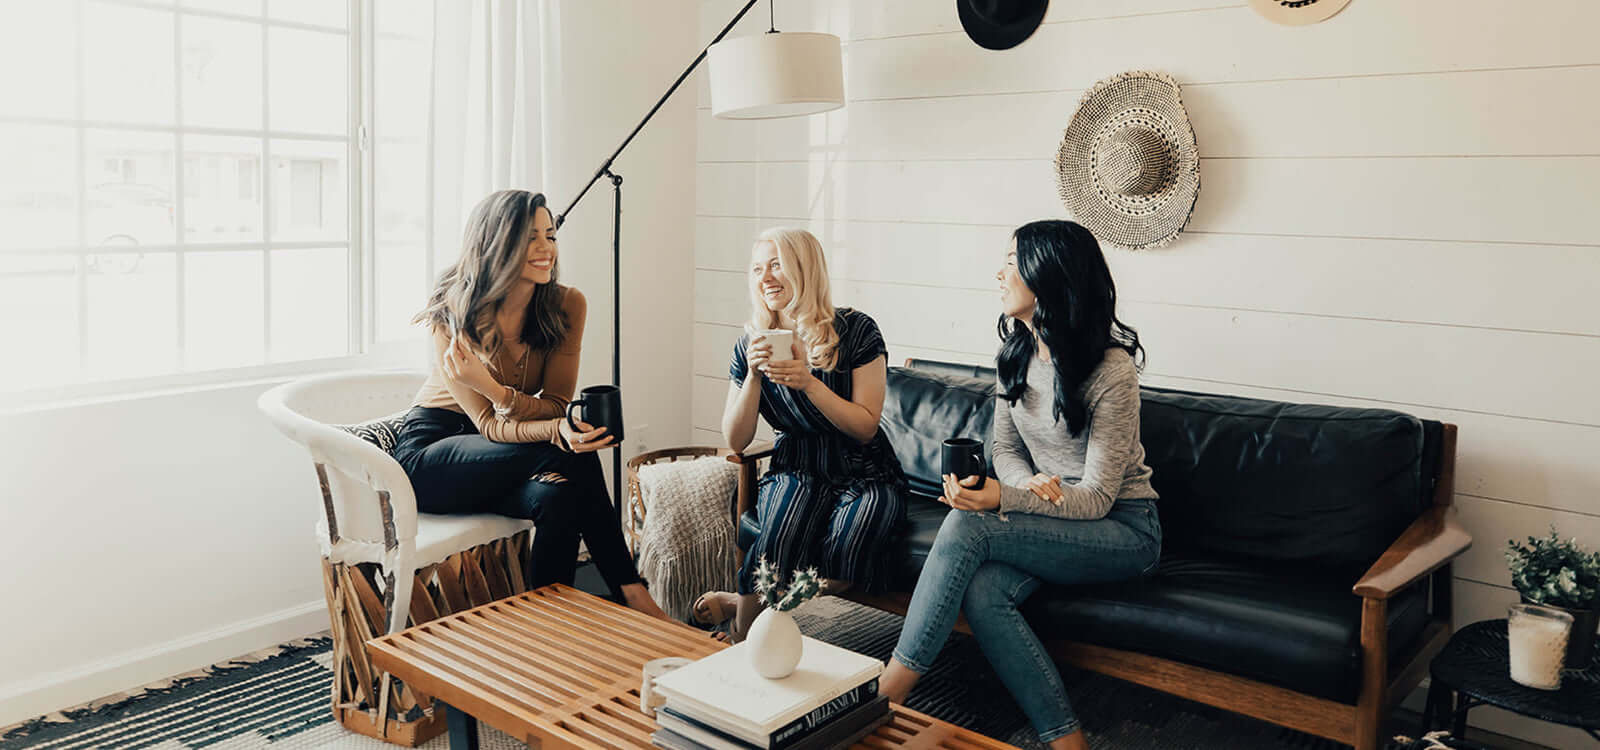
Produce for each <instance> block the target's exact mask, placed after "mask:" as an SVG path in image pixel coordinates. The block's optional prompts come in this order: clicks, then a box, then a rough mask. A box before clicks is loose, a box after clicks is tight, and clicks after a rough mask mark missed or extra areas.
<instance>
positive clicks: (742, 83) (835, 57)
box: [707, 31, 844, 120]
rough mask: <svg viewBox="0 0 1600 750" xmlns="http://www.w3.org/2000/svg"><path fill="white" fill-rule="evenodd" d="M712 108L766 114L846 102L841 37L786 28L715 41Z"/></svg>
mask: <svg viewBox="0 0 1600 750" xmlns="http://www.w3.org/2000/svg"><path fill="white" fill-rule="evenodd" d="M707 60H708V61H709V62H710V64H711V114H713V115H716V116H717V117H721V118H725V119H730V120H763V119H768V118H774V117H797V116H800V115H812V114H816V113H818V112H827V111H828V110H831V109H838V108H840V107H843V106H844V61H843V56H842V55H841V53H840V48H839V37H836V36H834V35H832V34H816V33H809V32H794V31H785V32H780V33H776V34H773V33H767V34H755V35H751V36H743V37H739V38H737V39H726V40H723V41H721V42H717V43H716V44H713V45H711V49H710V51H709V52H708V55H707Z"/></svg>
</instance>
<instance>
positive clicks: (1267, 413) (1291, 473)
mask: <svg viewBox="0 0 1600 750" xmlns="http://www.w3.org/2000/svg"><path fill="white" fill-rule="evenodd" d="M1140 414H1141V423H1140V429H1141V436H1142V439H1143V443H1144V449H1145V455H1146V460H1147V462H1148V463H1149V465H1150V468H1151V470H1152V471H1153V472H1154V477H1153V478H1152V480H1151V483H1152V484H1153V485H1154V486H1155V490H1156V492H1157V493H1158V494H1159V495H1160V496H1161V500H1160V507H1161V526H1162V532H1163V536H1164V540H1165V544H1166V547H1167V549H1169V550H1171V551H1173V552H1178V553H1182V554H1185V555H1187V556H1190V557H1213V556H1215V557H1220V558H1231V559H1254V560H1261V561H1270V562H1293V563H1301V564H1306V565H1316V566H1322V567H1327V568H1334V569H1337V570H1338V571H1339V572H1340V573H1341V574H1343V575H1347V576H1349V575H1359V573H1360V572H1361V571H1363V570H1365V569H1366V568H1367V567H1368V566H1370V565H1371V564H1372V563H1373V562H1374V561H1376V560H1377V559H1378V556H1379V555H1381V554H1382V553H1383V551H1384V550H1385V549H1387V548H1388V546H1389V545H1390V544H1391V543H1392V542H1393V541H1394V540H1395V538H1396V537H1398V536H1399V535H1400V532H1401V531H1403V530H1404V529H1405V527H1406V526H1407V525H1408V524H1410V523H1411V521H1412V520H1414V519H1415V518H1416V517H1417V516H1418V515H1419V514H1420V513H1421V512H1422V509H1423V508H1425V507H1427V505H1428V503H1429V502H1430V497H1431V494H1432V489H1433V477H1434V475H1435V473H1436V464H1437V461H1438V455H1437V454H1438V450H1437V442H1438V434H1439V424H1438V423H1437V422H1432V423H1424V422H1422V421H1421V420H1419V419H1417V418H1416V417H1413V416H1411V415H1408V414H1402V413H1400V412H1395V411H1388V410H1384V409H1355V408H1347V407H1338V406H1320V405H1314V404H1290V403H1282V402H1277V401H1264V400H1259V399H1251V398H1240V397H1235V396H1217V395H1210V394H1203V393H1189V392H1185V391H1174V390H1165V389H1160V388H1145V389H1143V393H1142V400H1141V405H1140Z"/></svg>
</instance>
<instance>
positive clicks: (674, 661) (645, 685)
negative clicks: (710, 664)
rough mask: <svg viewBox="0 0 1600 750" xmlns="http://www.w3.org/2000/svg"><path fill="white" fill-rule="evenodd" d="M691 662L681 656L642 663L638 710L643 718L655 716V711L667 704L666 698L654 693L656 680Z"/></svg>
mask: <svg viewBox="0 0 1600 750" xmlns="http://www.w3.org/2000/svg"><path fill="white" fill-rule="evenodd" d="M691 661H694V660H693V659H685V658H683V657H681V656H666V657H662V658H660V659H651V660H650V661H647V662H645V663H644V675H643V677H642V679H641V680H640V682H639V710H640V711H642V712H644V715H645V716H655V715H656V709H658V708H661V706H662V705H663V704H665V703H666V702H667V698H666V696H664V695H661V694H660V693H657V692H656V678H657V677H660V676H661V675H664V674H666V673H668V672H671V671H672V670H674V669H677V668H678V667H681V666H683V665H685V664H688V663H689V662H691Z"/></svg>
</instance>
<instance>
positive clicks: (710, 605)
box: [694, 591, 739, 625]
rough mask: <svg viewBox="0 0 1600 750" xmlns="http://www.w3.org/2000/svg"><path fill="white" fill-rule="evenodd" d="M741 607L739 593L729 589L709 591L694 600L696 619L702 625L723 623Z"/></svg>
mask: <svg viewBox="0 0 1600 750" xmlns="http://www.w3.org/2000/svg"><path fill="white" fill-rule="evenodd" d="M738 609H739V595H738V594H735V593H732V592H728V591H707V592H706V593H704V594H702V595H701V596H700V598H699V599H696V600H695V602H694V621H695V622H698V623H700V624H701V625H721V624H722V623H725V622H727V621H728V619H729V618H731V617H733V615H734V613H735V612H737V611H738Z"/></svg>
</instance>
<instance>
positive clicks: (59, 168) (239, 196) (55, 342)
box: [0, 0, 433, 396]
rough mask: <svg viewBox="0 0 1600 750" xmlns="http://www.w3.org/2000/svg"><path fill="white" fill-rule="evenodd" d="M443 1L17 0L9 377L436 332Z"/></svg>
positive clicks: (10, 100) (2, 235) (2, 383)
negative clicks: (429, 202) (428, 246)
mask: <svg viewBox="0 0 1600 750" xmlns="http://www.w3.org/2000/svg"><path fill="white" fill-rule="evenodd" d="M432 15H433V14H432V0H381V2H373V0H351V2H348V3H347V2H345V1H344V0H59V1H51V2H43V1H39V2H17V1H8V2H0V69H4V70H6V71H8V73H7V74H6V75H5V76H3V77H0V164H3V165H4V167H3V168H0V314H3V315H4V317H5V320H6V321H7V322H8V325H7V328H6V332H5V333H0V346H3V347H4V348H5V350H6V351H7V353H8V356H7V360H8V361H13V362H15V361H21V360H22V359H23V358H26V361H28V362H29V363H30V364H29V365H28V366H25V367H6V368H0V395H5V394H9V395H11V396H17V395H18V394H24V393H30V392H34V393H36V392H40V391H57V390H60V389H62V388H63V387H71V386H83V385H86V384H94V383H98V384H101V385H102V386H105V387H109V388H111V389H113V390H115V389H116V387H118V384H119V383H127V384H130V387H131V385H132V384H133V383H138V384H147V383H149V382H151V381H149V380H141V379H148V378H156V379H157V381H156V382H161V380H160V379H161V378H166V377H170V376H176V375H180V374H193V373H204V372H208V371H221V370H228V371H230V372H231V373H233V374H232V375H228V374H221V373H219V374H217V375H216V377H215V379H224V378H226V377H238V372H239V371H238V369H237V368H255V370H248V369H247V370H244V371H243V372H246V373H248V372H252V371H256V370H260V368H264V367H265V368H273V367H276V368H278V369H279V370H281V369H282V367H283V366H285V365H294V364H295V363H301V364H300V365H299V366H301V367H308V366H314V365H307V364H304V363H307V362H314V361H319V360H327V359H330V358H341V357H349V356H352V355H361V354H364V353H368V352H371V351H373V350H374V349H375V348H381V346H382V345H384V344H385V343H386V342H394V341H399V340H404V339H408V338H414V337H416V336H417V332H416V330H415V329H414V328H412V327H411V326H409V324H408V320H409V318H410V316H411V314H412V313H414V312H415V311H416V309H417V308H418V307H420V306H421V302H422V299H423V296H424V294H425V290H426V286H427V283H428V274H429V270H428V269H426V268H425V267H424V265H425V255H426V254H425V253H424V252H423V250H422V248H423V247H424V245H425V242H424V228H425V221H424V220H423V218H422V216H423V211H424V210H425V206H426V196H425V183H424V181H423V179H424V176H425V174H426V170H425V169H424V168H423V166H422V164H423V162H422V160H423V158H424V151H423V148H422V143H423V138H422V137H421V136H422V134H423V130H422V128H423V127H424V125H423V124H422V123H425V122H426V116H425V113H426V111H427V110H426V106H427V105H426V95H427V88H428V87H427V85H426V84H427V77H428V76H429V75H430V73H431V70H430V63H429V58H428V51H429V45H430V41H431V34H432V28H431V24H432ZM19 71H25V72H24V73H20V74H19ZM369 135H370V136H372V137H371V138H368V137H367V136H369ZM14 357H15V359H14ZM191 379H192V378H191Z"/></svg>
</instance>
